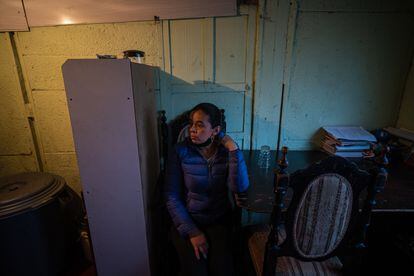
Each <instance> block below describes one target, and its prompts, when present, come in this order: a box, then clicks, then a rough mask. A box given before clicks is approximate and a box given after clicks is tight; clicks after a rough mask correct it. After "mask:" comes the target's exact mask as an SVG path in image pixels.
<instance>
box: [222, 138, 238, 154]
mask: <svg viewBox="0 0 414 276" xmlns="http://www.w3.org/2000/svg"><path fill="white" fill-rule="evenodd" d="M221 143H222V144H223V145H224V147H225V148H226V149H228V151H234V150H236V149H238V146H237V144H236V142H234V140H233V139H232V138H231V137H230V136H228V135H224V137H223V138H222V139H221Z"/></svg>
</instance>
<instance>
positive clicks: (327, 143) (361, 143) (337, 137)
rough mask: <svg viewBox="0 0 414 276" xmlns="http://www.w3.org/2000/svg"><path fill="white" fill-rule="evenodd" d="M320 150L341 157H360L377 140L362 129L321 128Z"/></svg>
mask: <svg viewBox="0 0 414 276" xmlns="http://www.w3.org/2000/svg"><path fill="white" fill-rule="evenodd" d="M322 130H323V132H324V135H323V137H322V141H321V149H322V150H323V151H325V152H327V153H329V154H333V155H338V156H342V157H362V156H364V151H367V150H369V149H370V148H371V143H375V142H376V141H377V139H376V138H375V136H374V135H372V134H371V133H369V132H368V131H366V130H365V129H363V128H362V127H353V126H352V127H323V128H322Z"/></svg>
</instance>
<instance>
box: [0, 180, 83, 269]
mask: <svg viewBox="0 0 414 276" xmlns="http://www.w3.org/2000/svg"><path fill="white" fill-rule="evenodd" d="M80 204H81V202H80V199H79V197H78V196H77V195H76V193H74V192H73V190H71V189H70V188H69V187H68V186H67V185H66V183H65V180H64V179H63V178H62V177H60V176H57V175H53V174H49V173H21V174H16V175H12V176H8V177H3V178H0V275H61V274H62V273H63V272H64V270H65V265H66V259H67V258H68V254H67V252H68V248H69V246H70V244H71V242H72V241H73V239H75V238H76V237H75V236H74V235H76V233H75V232H76V227H77V225H76V221H77V219H78V218H77V216H80V212H81V205H80ZM74 206H75V207H74ZM68 209H71V210H68ZM71 240H72V241H71Z"/></svg>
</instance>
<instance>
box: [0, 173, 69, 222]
mask: <svg viewBox="0 0 414 276" xmlns="http://www.w3.org/2000/svg"><path fill="white" fill-rule="evenodd" d="M64 186H65V180H64V179H63V178H62V177H60V176H57V175H53V174H50V173H40V172H32V173H20V174H15V175H10V176H6V177H2V178H0V218H3V217H9V216H12V215H15V214H17V213H21V212H25V211H28V210H33V209H36V208H39V207H41V206H43V205H45V204H47V203H48V202H50V201H51V200H53V199H54V198H56V195H57V194H59V192H60V191H61V190H62V189H63V188H64Z"/></svg>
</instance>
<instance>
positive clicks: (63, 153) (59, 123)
mask: <svg viewBox="0 0 414 276" xmlns="http://www.w3.org/2000/svg"><path fill="white" fill-rule="evenodd" d="M3 36H7V34H2V38H3ZM15 41H16V48H17V52H18V56H19V59H20V62H21V66H22V71H23V78H24V79H25V80H26V87H27V90H28V94H29V95H30V97H29V98H30V103H29V106H31V108H32V109H33V115H34V118H35V119H34V123H35V127H36V130H37V132H38V134H39V146H40V155H41V156H40V157H41V160H42V163H43V167H44V170H45V171H47V172H52V173H56V174H59V175H61V176H63V177H64V178H65V179H66V181H67V182H68V183H69V185H70V186H71V187H72V188H74V189H75V190H76V191H77V192H80V190H81V187H80V180H79V169H78V166H77V161H76V153H75V149H74V142H73V136H72V129H71V124H70V118H69V113H68V108H67V102H66V94H65V91H64V83H63V77H62V72H61V66H62V64H63V63H64V62H65V61H66V60H67V59H70V58H96V54H111V55H120V54H122V51H125V50H129V49H140V50H143V51H145V53H146V63H148V64H150V65H154V66H159V65H160V64H161V62H162V51H161V47H162V46H161V45H162V43H161V27H160V23H157V22H139V23H138V22H133V23H117V24H94V25H77V26H58V27H42V28H32V29H31V30H30V32H20V33H17V35H16V36H15ZM0 45H1V46H0V47H7V43H3V41H2V43H1V44H0ZM1 50H2V51H1V53H2V55H3V56H4V57H3V56H2V59H3V58H4V59H5V60H7V62H9V63H13V61H14V57H13V55H12V54H10V50H8V52H9V53H4V51H3V49H1ZM12 68H13V65H12V64H11V65H8V66H4V65H3V62H2V66H1V69H2V70H4V71H7V74H4V73H3V72H2V74H1V76H2V78H7V79H4V80H3V79H2V85H3V83H5V85H7V87H6V88H3V87H1V93H2V94H1V101H0V102H1V103H2V105H5V106H11V107H13V108H14V110H13V112H14V113H16V114H25V110H24V108H23V107H24V106H22V104H18V103H16V102H15V101H16V100H14V102H10V101H11V100H7V101H8V102H7V103H6V102H4V101H5V100H6V99H8V98H9V97H7V96H6V95H4V94H3V93H5V92H8V93H10V94H13V97H14V98H16V99H17V98H18V97H19V92H18V89H17V88H16V87H15V85H14V84H9V83H10V82H9V81H8V79H10V78H16V77H15V76H13V74H12ZM13 85H14V86H13ZM3 91H5V92H3ZM14 98H13V99H14ZM0 112H5V111H4V110H3V109H2V111H0ZM21 117H22V118H23V119H21V118H20V121H21V120H23V121H24V120H25V118H24V117H25V116H21ZM2 118H4V119H1V120H0V122H1V124H0V125H1V126H3V124H10V126H12V127H13V128H15V129H16V130H15V131H10V130H7V131H4V132H3V131H2V135H3V136H4V134H3V133H19V131H20V132H21V131H26V132H27V126H26V125H22V124H23V123H22V122H20V121H18V120H10V118H11V117H10V115H8V116H2ZM6 118H7V119H6ZM26 120H27V119H26ZM4 128H6V127H4ZM19 137H23V138H24V139H26V140H27V139H29V138H30V137H31V136H30V133H25V134H22V135H20V136H19ZM1 138H2V140H5V141H9V143H6V144H5V145H6V146H7V145H8V147H9V148H10V149H14V151H19V152H30V150H29V149H26V150H23V149H21V148H22V147H23V146H26V147H28V146H27V144H28V142H21V143H19V144H18V145H14V143H13V142H12V139H11V137H1ZM23 138H22V139H23ZM2 144H3V143H2ZM6 146H3V147H6ZM3 147H2V148H0V150H1V153H3V152H7V150H8V149H7V148H4V149H3ZM9 151H10V150H9ZM32 151H33V150H32ZM1 158H3V159H4V157H0V160H1ZM20 159H21V158H20ZM26 159H27V158H26ZM30 160H32V161H33V157H32V159H30ZM5 162H13V157H8V158H7V160H6V161H5ZM19 162H23V161H19ZM25 162H27V161H25ZM25 164H26V163H24V165H25ZM29 165H30V166H29ZM29 165H26V167H22V166H23V165H22V164H20V167H17V168H16V169H15V170H20V171H29V170H35V169H36V165H35V164H31V163H30V164H29ZM5 166H6V165H5ZM16 166H17V165H16ZM13 167H14V165H13ZM15 170H14V169H11V170H9V169H8V170H7V172H6V171H5V172H4V174H6V173H13V172H14V171H15Z"/></svg>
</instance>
